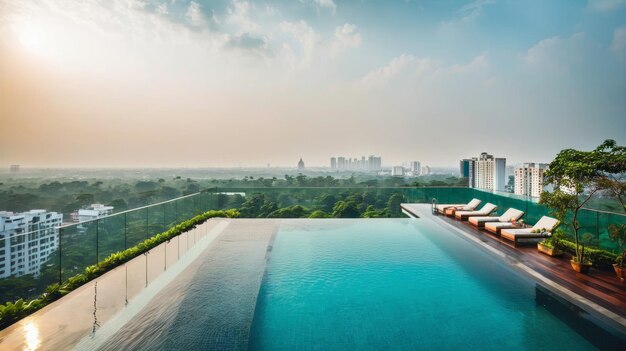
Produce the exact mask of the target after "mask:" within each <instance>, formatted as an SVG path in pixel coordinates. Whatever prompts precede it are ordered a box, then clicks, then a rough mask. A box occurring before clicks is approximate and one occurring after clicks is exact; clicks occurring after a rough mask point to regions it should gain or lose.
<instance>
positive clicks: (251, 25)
mask: <svg viewBox="0 0 626 351" xmlns="http://www.w3.org/2000/svg"><path fill="white" fill-rule="evenodd" d="M253 9H254V5H253V4H252V3H250V2H248V1H241V0H233V1H232V2H231V6H230V7H228V19H227V20H228V22H229V23H231V24H233V25H235V26H236V27H237V28H238V29H239V31H241V32H254V31H257V30H258V29H259V25H258V24H256V23H255V22H254V21H253V20H252V19H251V17H250V13H251V11H252V10H253Z"/></svg>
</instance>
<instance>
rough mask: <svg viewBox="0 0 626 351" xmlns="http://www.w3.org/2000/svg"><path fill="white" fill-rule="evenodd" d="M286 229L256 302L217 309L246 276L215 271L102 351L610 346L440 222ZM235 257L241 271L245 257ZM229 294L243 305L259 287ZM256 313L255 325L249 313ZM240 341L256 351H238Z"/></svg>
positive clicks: (301, 223) (292, 223)
mask: <svg viewBox="0 0 626 351" xmlns="http://www.w3.org/2000/svg"><path fill="white" fill-rule="evenodd" d="M277 223H279V224H278V225H277V227H278V229H277V230H276V232H275V235H274V236H273V241H271V242H270V245H269V246H267V251H266V254H265V258H264V259H263V261H264V262H265V260H267V264H266V266H265V267H264V268H263V267H261V270H259V272H258V273H255V274H257V275H259V278H258V279H259V280H260V289H259V288H256V289H255V294H257V293H258V295H255V296H257V297H256V301H254V300H253V301H245V299H235V301H236V303H234V304H233V303H222V302H220V301H222V299H220V298H214V297H208V296H207V294H208V293H207V291H208V290H207V289H210V288H211V287H215V286H216V284H224V280H228V279H229V278H228V277H229V276H233V275H234V273H236V272H235V270H233V271H231V270H230V269H222V268H220V269H219V270H218V271H219V275H218V276H216V275H215V273H209V271H210V269H209V268H210V267H211V265H212V264H214V263H212V262H211V261H210V260H208V261H207V262H205V263H204V266H200V268H199V269H198V270H197V273H194V274H195V275H194V276H193V279H192V283H191V284H189V285H188V286H189V287H187V285H184V286H182V285H181V286H177V287H176V289H175V290H174V291H175V294H173V295H172V294H170V295H172V296H177V297H176V299H175V300H176V301H178V303H177V304H174V303H171V302H167V303H165V302H162V303H161V302H159V299H157V302H156V304H157V305H155V306H153V307H152V310H153V311H154V312H152V313H151V314H145V316H144V317H143V319H142V318H141V317H140V318H138V319H137V320H136V321H135V322H134V323H129V324H128V325H126V326H124V328H123V332H124V333H125V334H120V335H122V336H120V335H118V336H116V337H113V338H112V340H113V341H111V340H109V342H108V343H106V344H105V345H103V347H102V349H119V347H124V346H126V347H136V348H140V349H167V350H176V349H180V350H183V349H187V350H191V349H225V348H240V347H241V345H247V347H248V348H249V349H252V350H357V349H358V350H417V349H419V350H447V349H481V350H484V349H493V350H511V349H526V350H546V349H561V350H564V349H567V350H589V349H595V348H596V347H597V346H598V345H599V344H598V343H597V342H594V344H592V343H591V342H589V341H588V340H587V339H586V338H584V337H583V336H582V335H581V334H579V333H578V331H577V330H574V329H572V328H571V327H570V326H575V325H580V323H577V322H576V320H572V319H571V318H574V319H576V317H571V316H570V317H568V316H565V315H560V314H553V313H552V312H550V311H553V309H551V308H549V306H546V305H545V302H544V301H545V300H544V299H543V298H542V296H543V295H542V293H541V289H539V288H538V287H537V286H536V284H535V283H534V282H532V281H531V280H530V279H527V278H525V277H524V276H522V275H521V274H518V273H517V272H516V271H513V270H512V269H511V268H509V267H508V266H507V265H506V264H504V263H503V262H501V259H500V258H494V257H492V256H491V255H490V254H487V253H486V252H484V251H483V249H482V248H479V247H477V246H475V245H473V244H471V243H469V242H468V241H466V240H465V239H463V238H461V237H460V236H458V235H456V234H455V233H451V232H450V231H449V230H447V229H445V228H443V227H441V226H440V225H438V224H437V223H435V222H432V221H430V220H427V219H423V220H422V219H418V220H412V219H393V220H392V219H389V220H385V219H380V220H378V219H377V220H282V221H279V222H277ZM264 245H267V244H264ZM264 247H265V246H264ZM229 255H230V256H228V257H229V258H228V260H233V262H234V261H237V260H241V259H244V256H245V254H229ZM231 256H232V257H231ZM244 266H245V265H244ZM258 268H259V267H251V266H247V267H243V268H238V269H237V272H239V273H241V272H244V273H245V274H248V273H249V272H248V271H252V270H254V269H258ZM263 271H264V273H263ZM239 273H237V274H239ZM239 275H241V274H239ZM261 276H262V280H261ZM237 279H240V278H237ZM247 279H248V278H246V279H244V280H247ZM231 283H232V282H231ZM224 286H230V287H231V288H230V289H231V290H229V292H228V295H232V294H238V293H240V291H242V290H246V289H249V288H250V286H252V285H249V284H247V283H246V282H245V281H236V282H234V283H232V284H230V285H229V284H224ZM256 286H257V287H258V286H259V283H258V282H257V285H256ZM232 287H234V288H232ZM218 288H219V289H218V290H220V291H221V290H223V289H222V287H221V285H220V286H219V287H218ZM164 296H166V295H164ZM225 296H227V295H225ZM159 303H161V304H162V306H159ZM246 304H250V306H251V309H250V312H249V317H245V316H244V315H245V313H240V312H241V311H243V310H245V306H246ZM547 307H548V308H547ZM168 309H169V310H168ZM565 310H567V309H565ZM155 311H159V312H155ZM155 313H158V314H159V318H155V317H154V314H155ZM240 315H241V316H244V317H242V318H240V319H242V320H244V322H245V320H246V318H247V319H249V320H248V321H247V322H246V323H248V324H247V326H248V329H247V330H244V329H246V328H242V329H238V328H235V327H231V326H230V325H229V324H228V323H229V322H227V321H226V320H227V319H229V318H232V317H233V316H235V317H237V316H240ZM557 315H558V317H557ZM237 318H238V317H237ZM161 319H168V321H163V320H161ZM150 324H154V325H156V326H157V327H153V326H149V325H150ZM244 325H245V323H244ZM218 335H219V337H218ZM216 338H220V340H217V341H216V340H214V339H216ZM237 338H239V339H241V338H246V340H245V341H246V342H245V343H236V342H238V341H237ZM226 339H228V340H226ZM116 340H117V341H116ZM129 340H132V344H129ZM233 340H234V341H233ZM239 341H241V340H239ZM233 342H235V343H233ZM237 345H239V346H237ZM599 346H600V347H604V346H603V345H599Z"/></svg>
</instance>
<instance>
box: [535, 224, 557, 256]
mask: <svg viewBox="0 0 626 351" xmlns="http://www.w3.org/2000/svg"><path fill="white" fill-rule="evenodd" d="M562 238H563V232H562V231H560V230H557V231H555V232H554V234H552V235H551V236H550V237H548V238H546V239H544V240H543V241H540V242H538V243H537V250H538V251H539V252H541V253H544V254H546V255H548V256H551V257H559V256H561V255H563V250H561V239H562Z"/></svg>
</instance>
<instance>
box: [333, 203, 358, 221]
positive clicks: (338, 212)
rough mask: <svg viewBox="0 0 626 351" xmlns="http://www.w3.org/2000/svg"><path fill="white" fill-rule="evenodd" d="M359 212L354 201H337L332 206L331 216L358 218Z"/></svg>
mask: <svg viewBox="0 0 626 351" xmlns="http://www.w3.org/2000/svg"><path fill="white" fill-rule="evenodd" d="M359 216H360V212H359V209H358V208H357V205H356V202H354V201H337V203H336V204H335V206H334V207H333V217H336V218H359Z"/></svg>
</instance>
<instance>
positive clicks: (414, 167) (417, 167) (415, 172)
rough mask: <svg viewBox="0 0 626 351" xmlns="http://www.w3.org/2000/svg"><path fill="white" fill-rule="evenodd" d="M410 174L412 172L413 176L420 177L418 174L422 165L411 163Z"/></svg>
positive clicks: (416, 162) (420, 172)
mask: <svg viewBox="0 0 626 351" xmlns="http://www.w3.org/2000/svg"><path fill="white" fill-rule="evenodd" d="M411 172H413V175H420V174H422V164H421V163H420V162H419V161H412V162H411Z"/></svg>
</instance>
